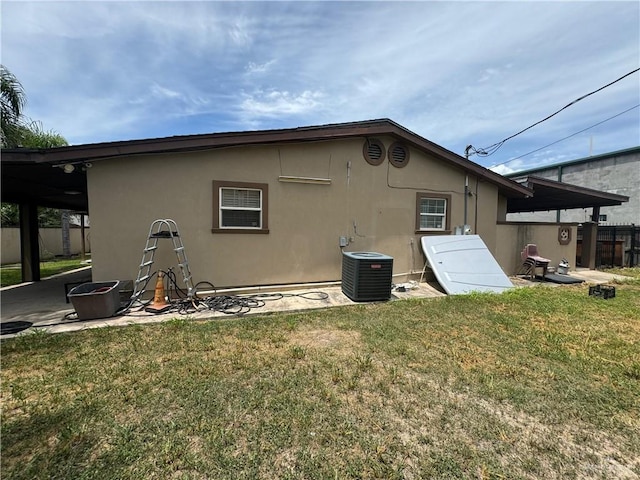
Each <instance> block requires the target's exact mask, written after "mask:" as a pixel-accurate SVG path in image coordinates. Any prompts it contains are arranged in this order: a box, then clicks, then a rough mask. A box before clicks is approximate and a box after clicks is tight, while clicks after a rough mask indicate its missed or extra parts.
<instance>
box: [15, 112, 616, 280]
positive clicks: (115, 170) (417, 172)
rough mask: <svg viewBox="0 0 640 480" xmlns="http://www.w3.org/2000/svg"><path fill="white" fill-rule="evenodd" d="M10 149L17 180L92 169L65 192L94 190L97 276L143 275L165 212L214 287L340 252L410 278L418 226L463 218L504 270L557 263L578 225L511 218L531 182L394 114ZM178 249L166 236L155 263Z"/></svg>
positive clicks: (320, 261) (311, 276)
mask: <svg viewBox="0 0 640 480" xmlns="http://www.w3.org/2000/svg"><path fill="white" fill-rule="evenodd" d="M3 153H4V155H3V160H2V162H3V168H8V167H10V169H14V170H13V173H14V179H15V178H17V177H19V176H20V174H19V171H20V169H24V171H25V172H28V171H29V168H32V169H35V168H36V167H37V168H39V169H44V168H48V169H49V170H50V171H51V172H53V171H54V170H55V178H57V179H62V180H61V181H63V180H64V179H65V176H68V177H72V176H74V175H78V176H80V175H82V176H84V177H85V178H86V190H84V191H81V192H80V195H76V196H75V197H74V196H72V195H70V196H69V197H68V198H70V199H72V200H75V201H77V199H78V198H81V197H82V196H83V195H86V197H85V198H86V199H87V205H86V206H87V207H88V208H87V209H88V212H89V214H90V218H91V232H92V263H93V278H94V281H98V280H115V279H120V280H126V279H135V278H136V276H137V273H138V269H139V265H140V261H141V258H142V250H143V248H144V247H145V245H146V242H147V236H148V233H149V226H150V225H151V223H152V222H153V221H154V220H156V219H162V218H170V219H173V220H175V222H176V223H177V225H178V227H179V231H180V236H181V239H182V241H183V244H184V246H185V249H186V254H187V258H188V260H189V264H190V268H191V272H192V274H193V280H194V283H197V282H199V281H208V282H211V283H212V284H214V285H215V286H216V287H218V288H223V287H236V286H258V285H282V284H298V283H308V282H324V281H336V280H340V276H341V265H342V252H343V251H345V252H346V251H374V252H379V253H383V254H385V255H388V256H391V257H393V274H394V279H395V281H396V282H400V281H405V280H406V279H409V278H411V277H413V278H416V277H417V276H419V275H420V272H421V271H422V269H423V266H424V262H425V258H424V256H423V254H422V252H421V251H420V238H421V237H422V236H424V235H451V234H455V233H460V232H462V231H463V226H464V225H468V226H469V227H468V228H469V229H470V231H471V232H472V233H476V234H479V235H480V236H481V237H482V239H483V240H484V242H485V244H486V245H487V247H488V248H489V250H490V251H491V252H492V253H493V255H494V256H495V258H496V259H497V261H498V263H499V264H500V265H501V266H502V268H503V269H504V271H505V272H506V273H508V274H513V273H515V271H516V270H517V268H518V267H519V266H520V257H519V255H520V250H522V248H523V246H524V244H525V243H538V244H540V245H541V248H540V251H541V253H542V254H543V255H545V256H547V257H549V258H551V259H552V261H553V262H559V261H561V260H562V258H565V257H566V258H574V257H575V227H576V224H553V225H550V224H545V225H541V226H540V225H538V226H536V225H525V226H517V225H513V224H510V223H508V222H506V215H507V212H508V211H513V209H514V208H510V205H516V204H517V205H518V209H520V210H519V211H525V210H529V209H532V210H535V209H536V204H535V202H536V199H535V198H534V196H533V190H532V188H530V187H529V186H527V185H526V184H521V183H517V182H515V181H513V180H510V179H508V178H506V177H504V176H502V175H499V174H497V173H495V172H492V171H490V170H488V169H486V168H484V167H482V166H480V165H478V164H476V163H474V162H472V161H469V160H467V159H465V158H464V157H462V156H460V155H457V154H456V153H453V152H451V151H449V150H447V149H445V148H443V147H441V146H439V145H436V144H435V143H433V142H430V141H429V140H427V139H425V138H423V137H421V136H419V135H417V134H416V133H413V132H411V131H409V130H407V129H406V128H404V127H402V126H401V125H399V124H397V123H395V122H393V121H391V120H389V119H380V120H371V121H362V122H351V123H342V124H331V125H321V126H313V127H304V128H291V129H279V130H263V131H246V132H233V133H213V134H202V135H188V136H175V137H168V138H158V139H146V140H131V141H122V142H109V143H100V144H89V145H76V146H69V147H60V148H55V149H49V150H44V151H42V150H24V149H16V150H10V151H6V152H3ZM65 172H66V173H65ZM52 178H54V177H53V176H52ZM23 179H26V174H24V175H23ZM25 181H26V180H25ZM14 183H15V182H14ZM18 183H19V182H18ZM6 187H7V188H8V189H9V190H11V188H10V187H11V185H9V184H7V185H6ZM557 187H558V189H559V190H563V191H565V193H567V195H571V194H572V192H573V193H575V191H574V190H572V189H569V190H567V189H566V187H564V186H563V185H561V184H560V185H559V186H557ZM23 188H24V189H27V187H26V186H25V187H23ZM64 188H65V187H61V188H60V192H62V191H63V190H64ZM74 188H75V189H76V190H82V185H75V187H74ZM60 192H59V193H60ZM5 193H6V195H7V197H6V198H5ZM70 193H72V192H70ZM587 193H588V194H589V195H590V197H589V199H588V203H589V202H595V201H598V199H599V197H598V195H597V192H595V193H594V192H593V191H589V192H587ZM9 197H11V198H13V200H9V201H19V202H27V201H28V200H29V198H27V197H23V198H19V197H20V194H19V192H17V191H7V192H5V183H4V179H3V200H4V201H7V200H8V199H9ZM600 200H602V199H600ZM606 201H607V202H610V203H609V204H619V203H620V202H622V201H625V200H624V198H622V197H620V198H617V197H616V198H613V199H612V198H611V197H607V198H606ZM513 202H515V203H513ZM611 202H613V203H611ZM616 202H617V203H616ZM544 208H545V209H548V208H549V207H548V205H547V204H545V205H544ZM24 211H25V212H28V211H29V209H28V208H26V207H25V208H24ZM28 223H29V222H28V221H25V224H28ZM559 226H560V227H562V228H564V234H563V235H566V231H567V229H568V231H569V234H568V237H562V238H560V236H559V234H558V227H559ZM27 232H28V229H25V234H28V233H27ZM31 235H32V234H31ZM572 254H573V257H572V256H571V255H572ZM174 257H175V255H174V254H173V252H172V250H171V247H170V245H169V244H167V246H166V248H163V247H162V244H160V248H159V250H158V254H157V255H156V262H155V265H156V268H158V269H166V268H168V267H170V266H173V265H175V264H176V263H177V261H176V258H174Z"/></svg>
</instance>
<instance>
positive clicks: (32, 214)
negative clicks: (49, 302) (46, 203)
mask: <svg viewBox="0 0 640 480" xmlns="http://www.w3.org/2000/svg"><path fill="white" fill-rule="evenodd" d="M19 209H20V259H21V262H22V281H23V282H37V281H39V280H40V246H39V244H38V206H37V205H35V204H34V203H21V204H20V207H19Z"/></svg>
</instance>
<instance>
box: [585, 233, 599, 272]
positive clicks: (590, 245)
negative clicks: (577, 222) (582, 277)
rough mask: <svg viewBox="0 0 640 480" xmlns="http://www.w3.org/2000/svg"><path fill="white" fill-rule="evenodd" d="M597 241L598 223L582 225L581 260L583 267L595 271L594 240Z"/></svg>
mask: <svg viewBox="0 0 640 480" xmlns="http://www.w3.org/2000/svg"><path fill="white" fill-rule="evenodd" d="M597 239H598V222H585V223H583V224H582V259H581V263H582V266H583V267H587V268H588V269H589V270H595V269H596V240H597Z"/></svg>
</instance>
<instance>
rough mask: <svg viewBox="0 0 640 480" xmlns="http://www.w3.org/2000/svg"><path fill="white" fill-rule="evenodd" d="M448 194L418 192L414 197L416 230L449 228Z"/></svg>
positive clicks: (449, 198) (449, 199)
mask: <svg viewBox="0 0 640 480" xmlns="http://www.w3.org/2000/svg"><path fill="white" fill-rule="evenodd" d="M450 201H451V197H450V196H449V195H433V194H426V193H418V194H417V198H416V231H419V232H424V231H444V230H449V203H450Z"/></svg>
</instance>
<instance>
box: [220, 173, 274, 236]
mask: <svg viewBox="0 0 640 480" xmlns="http://www.w3.org/2000/svg"><path fill="white" fill-rule="evenodd" d="M267 199H268V185H267V184H262V183H260V184H258V183H246V182H224V181H217V180H214V182H213V229H212V231H213V232H214V233H221V232H224V233H268V225H267V219H268V214H267Z"/></svg>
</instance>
